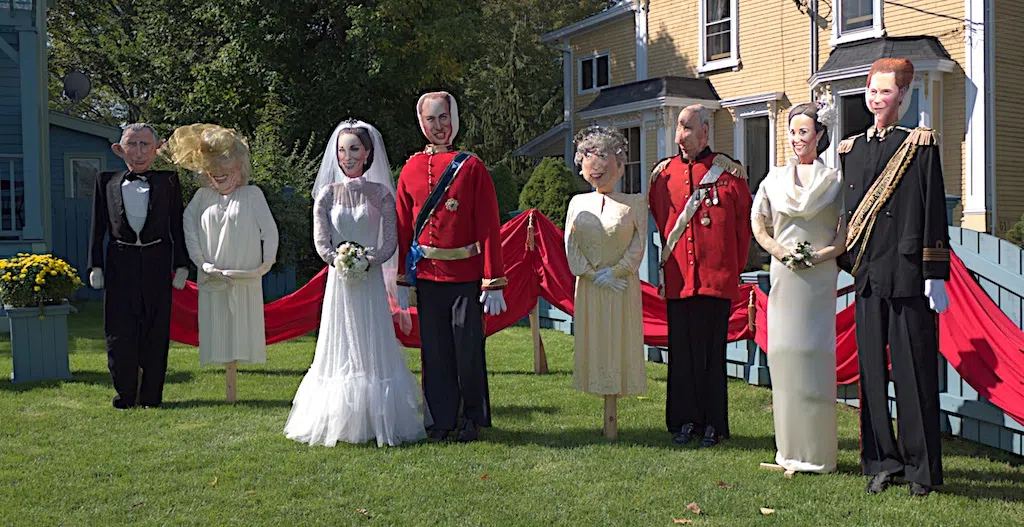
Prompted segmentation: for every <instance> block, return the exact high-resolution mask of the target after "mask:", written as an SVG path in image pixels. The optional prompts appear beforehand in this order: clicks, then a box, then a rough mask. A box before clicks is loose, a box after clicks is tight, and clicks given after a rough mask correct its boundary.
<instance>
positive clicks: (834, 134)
mask: <svg viewBox="0 0 1024 527" xmlns="http://www.w3.org/2000/svg"><path fill="white" fill-rule="evenodd" d="M932 81H935V82H934V83H933V84H932V85H931V86H929V93H927V94H926V93H925V83H926V82H932ZM936 89H937V90H938V91H940V92H941V90H942V81H941V80H940V79H930V76H928V77H926V78H922V76H920V75H915V76H914V81H913V82H911V83H910V92H913V90H919V93H918V96H917V112H918V113H917V123H918V126H930V125H931V124H932V123H934V122H935V114H934V112H933V109H934V107H933V104H932V100H933V97H934V96H935V94H934V93H932V92H933V91H935V90H936ZM865 91H866V89H865V88H852V89H849V90H840V91H838V92H836V93H835V99H834V102H833V104H835V105H836V125H835V126H834V127H832V129H831V130H829V139H830V143H831V144H829V147H828V150H826V151H825V152H823V153H822V156H823V157H824V156H827V157H826V159H827V160H828V161H830V162H831V166H834V167H838V166H839V152H838V150H837V147H838V145H839V142H840V141H842V140H843V139H846V138H845V137H840V136H839V134H840V131H841V130H842V129H843V112H842V107H841V106H840V105H839V102H840V99H841V98H842V97H850V96H854V95H856V96H860V97H864V92H865ZM941 132H942V131H941V130H939V136H940V137H941V136H942V134H941Z"/></svg>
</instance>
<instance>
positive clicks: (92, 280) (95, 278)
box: [89, 267, 103, 289]
mask: <svg viewBox="0 0 1024 527" xmlns="http://www.w3.org/2000/svg"><path fill="white" fill-rule="evenodd" d="M89 285H91V286H92V288H93V289H103V269H100V268H99V267H93V268H92V269H90V270H89Z"/></svg>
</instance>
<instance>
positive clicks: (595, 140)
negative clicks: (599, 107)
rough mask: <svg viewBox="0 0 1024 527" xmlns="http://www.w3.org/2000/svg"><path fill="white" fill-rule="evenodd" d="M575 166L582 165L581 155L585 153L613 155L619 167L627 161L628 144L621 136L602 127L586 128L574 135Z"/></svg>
mask: <svg viewBox="0 0 1024 527" xmlns="http://www.w3.org/2000/svg"><path fill="white" fill-rule="evenodd" d="M575 142H576V156H575V158H574V160H573V161H574V162H575V163H576V166H582V165H583V155H584V154H586V153H587V152H601V153H605V154H615V159H617V160H618V162H619V165H625V164H626V162H627V161H628V160H629V158H628V157H627V156H628V155H629V148H628V147H629V143H628V141H626V138H625V137H623V135H622V134H620V133H619V132H616V131H615V130H612V129H611V128H605V127H604V126H588V127H587V128H584V129H582V130H580V132H579V133H578V134H576V138H575Z"/></svg>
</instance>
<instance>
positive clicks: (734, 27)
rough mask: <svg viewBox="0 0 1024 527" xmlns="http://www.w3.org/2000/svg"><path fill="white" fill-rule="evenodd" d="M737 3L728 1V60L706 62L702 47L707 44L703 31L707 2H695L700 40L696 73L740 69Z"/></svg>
mask: <svg viewBox="0 0 1024 527" xmlns="http://www.w3.org/2000/svg"><path fill="white" fill-rule="evenodd" d="M738 4H739V1H738V0H729V52H730V53H729V58H724V59H719V60H713V61H706V60H704V51H705V49H704V47H705V45H706V43H707V37H706V35H705V30H706V29H707V25H706V24H705V22H704V19H705V16H706V15H705V13H706V12H707V0H700V1H699V2H697V10H698V11H699V22H698V24H699V31H698V32H697V33H698V37H699V38H700V44H699V53H700V56H699V58H698V61H697V73H709V72H712V71H718V70H723V69H732V70H737V69H739V67H740V50H739V37H738V34H739V23H738V19H739V8H738Z"/></svg>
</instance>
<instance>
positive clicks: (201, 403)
mask: <svg viewBox="0 0 1024 527" xmlns="http://www.w3.org/2000/svg"><path fill="white" fill-rule="evenodd" d="M291 405H292V401H291V399H289V400H273V399H239V400H237V401H235V402H233V403H229V402H227V401H225V400H220V399H194V400H191V401H165V402H164V404H162V405H161V406H160V408H162V409H167V410H170V409H177V408H215V407H219V406H248V407H250V408H287V407H290V406H291Z"/></svg>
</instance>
